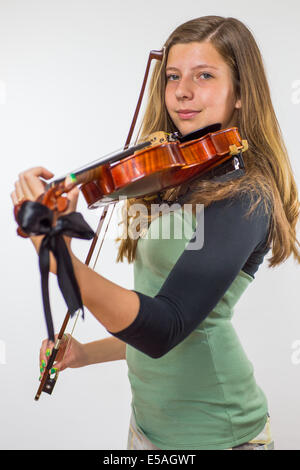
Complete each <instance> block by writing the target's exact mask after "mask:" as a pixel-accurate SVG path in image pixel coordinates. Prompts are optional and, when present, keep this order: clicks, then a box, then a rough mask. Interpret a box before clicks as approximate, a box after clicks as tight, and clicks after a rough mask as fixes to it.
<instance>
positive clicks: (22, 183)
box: [11, 167, 79, 274]
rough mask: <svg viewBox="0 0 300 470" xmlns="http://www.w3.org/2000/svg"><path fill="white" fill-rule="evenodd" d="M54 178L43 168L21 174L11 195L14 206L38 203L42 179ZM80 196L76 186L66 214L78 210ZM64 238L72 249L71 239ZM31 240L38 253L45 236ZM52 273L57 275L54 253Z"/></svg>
mask: <svg viewBox="0 0 300 470" xmlns="http://www.w3.org/2000/svg"><path fill="white" fill-rule="evenodd" d="M53 176H54V175H53V173H51V171H49V170H47V169H46V168H43V167H35V168H30V169H29V170H27V171H24V172H23V173H20V175H19V179H18V181H16V183H15V189H14V191H13V192H12V193H11V199H12V202H13V204H14V206H16V205H17V204H19V203H21V202H22V201H26V200H27V201H36V200H37V199H38V197H39V196H40V195H41V194H43V192H44V189H45V183H44V182H43V181H42V180H41V178H44V179H46V180H48V179H50V178H52V177H53ZM70 183H71V179H70V178H69V177H67V178H66V180H65V186H67V185H69V184H70ZM78 195H79V189H78V187H77V186H75V187H74V188H73V189H72V190H71V191H69V192H68V193H67V197H68V199H69V206H68V209H67V210H66V211H65V212H64V214H68V213H70V212H74V211H75V210H76V206H77V201H78ZM64 238H65V241H66V243H67V246H68V248H69V249H70V243H71V239H70V238H69V237H64ZM30 239H31V241H32V243H33V245H34V246H35V249H36V251H37V252H39V248H40V244H41V242H42V239H43V235H37V236H31V237H30ZM50 271H51V272H52V273H54V274H55V273H56V261H55V259H54V257H53V255H52V253H50Z"/></svg>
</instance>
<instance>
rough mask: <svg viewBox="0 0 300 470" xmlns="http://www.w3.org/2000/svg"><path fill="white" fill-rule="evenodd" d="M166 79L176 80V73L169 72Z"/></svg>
mask: <svg viewBox="0 0 300 470" xmlns="http://www.w3.org/2000/svg"><path fill="white" fill-rule="evenodd" d="M167 80H171V81H174V80H178V75H176V74H175V73H170V74H169V75H167Z"/></svg>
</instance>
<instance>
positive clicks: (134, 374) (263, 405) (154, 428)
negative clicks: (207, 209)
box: [126, 213, 268, 450]
mask: <svg viewBox="0 0 300 470" xmlns="http://www.w3.org/2000/svg"><path fill="white" fill-rule="evenodd" d="M171 214H173V215H172V219H173V220H172V222H174V223H175V224H177V223H179V224H180V223H181V219H180V215H178V214H176V213H171ZM163 217H164V216H162V217H160V218H158V219H156V220H155V221H153V222H152V223H151V226H150V228H149V231H148V238H145V239H140V240H139V242H138V247H137V255H136V260H135V263H134V290H136V291H138V292H141V293H143V294H146V295H148V296H151V297H154V296H155V295H156V294H157V292H158V291H159V289H160V287H161V286H162V284H163V283H164V280H165V278H166V277H167V275H168V273H169V272H170V270H171V269H172V267H173V265H174V264H175V262H176V261H177V259H178V258H179V256H180V255H181V253H182V251H183V250H184V248H185V246H186V244H187V242H188V241H189V240H190V238H191V236H190V235H191V234H192V232H193V227H194V225H193V223H191V232H190V234H185V236H184V237H182V239H174V238H171V239H169V240H163V239H162V238H159V239H151V232H154V231H155V230H156V231H157V230H158V231H160V225H159V224H160V223H161V220H162V219H163ZM158 225H159V227H158ZM159 233H160V232H159ZM154 257H155V259H154ZM252 281H253V278H252V277H251V276H250V275H248V274H247V273H245V272H243V271H240V272H239V274H238V275H237V277H236V279H235V280H234V281H233V282H232V284H231V286H230V287H229V289H228V290H227V292H226V293H225V295H224V296H223V298H222V299H221V300H220V301H219V303H218V304H217V305H216V307H215V308H214V309H213V311H212V312H211V313H210V314H209V315H208V316H207V317H206V319H205V320H204V321H202V322H201V323H200V324H199V325H198V327H197V328H196V329H195V330H194V331H193V332H192V333H191V334H190V335H189V336H188V337H187V338H185V340H183V341H182V342H181V343H180V344H178V345H177V346H175V347H174V348H173V349H172V350H171V351H169V352H168V353H167V354H165V355H164V356H163V357H160V358H155V359H154V358H151V357H149V356H148V355H146V354H144V353H142V352H140V351H138V350H137V349H135V348H133V347H132V346H130V345H128V344H127V347H126V360H127V364H128V377H129V380H130V384H131V390H132V411H133V413H134V417H135V420H136V422H137V425H138V426H139V428H140V429H141V430H142V432H143V433H144V434H145V435H146V436H147V438H148V439H149V440H150V441H151V442H152V443H153V444H154V445H155V446H157V447H158V448H160V449H182V450H184V449H194V450H197V449H207V450H210V449H212V450H221V449H226V448H230V447H233V446H236V445H239V444H242V443H244V442H247V441H249V440H251V439H253V438H254V437H255V436H256V435H257V434H259V432H260V431H261V430H262V429H263V427H264V425H265V423H266V421H267V412H268V404H267V399H266V396H265V395H264V393H263V391H262V390H261V388H260V387H259V386H258V385H257V383H256V381H255V377H254V374H253V365H252V363H251V362H250V361H249V359H248V358H247V356H246V354H245V351H244V350H243V347H242V345H241V343H240V341H239V338H238V336H237V334H236V332H235V330H234V328H233V326H232V323H231V319H232V316H233V313H234V306H235V304H236V303H237V301H238V300H239V298H240V297H241V295H242V294H243V292H244V291H245V290H246V288H247V287H248V285H249V284H250V283H251V282H252Z"/></svg>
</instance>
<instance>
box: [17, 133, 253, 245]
mask: <svg viewBox="0 0 300 470" xmlns="http://www.w3.org/2000/svg"><path fill="white" fill-rule="evenodd" d="M220 127H221V125H220V124H214V125H211V126H207V127H205V128H203V129H200V130H198V131H195V132H193V133H192V135H191V136H189V139H191V140H189V139H187V136H185V137H184V138H183V139H182V140H183V141H180V138H179V137H178V136H177V135H176V134H170V135H168V134H167V133H165V132H156V133H153V134H151V135H150V136H149V138H148V140H147V141H146V142H143V143H141V144H139V145H137V146H134V147H132V148H130V149H127V150H125V151H123V152H120V153H117V154H115V155H113V156H112V157H108V158H105V159H102V160H100V162H97V163H93V164H92V165H88V166H87V167H85V168H84V169H81V170H78V171H73V172H72V173H71V174H72V179H73V181H74V183H73V184H71V185H69V186H68V188H66V187H65V186H64V180H65V177H62V178H59V179H56V180H53V181H52V182H50V183H48V184H47V185H46V187H45V193H44V194H43V195H42V196H41V197H40V198H39V202H41V203H42V204H43V205H45V206H47V207H49V208H50V209H51V210H52V211H57V212H58V213H63V212H65V211H66V209H67V206H68V199H67V198H66V197H62V195H63V194H64V193H66V192H68V191H70V190H71V189H72V188H73V187H74V185H78V186H79V185H80V190H81V192H82V194H83V196H84V198H85V200H86V202H87V206H88V208H89V209H95V208H97V207H101V206H103V205H105V204H109V203H112V202H117V201H118V200H119V198H120V197H126V198H140V197H145V196H151V195H153V194H156V193H158V192H160V191H163V190H166V189H168V188H171V187H175V186H177V185H180V184H182V183H186V182H189V181H191V180H192V179H194V178H196V177H199V175H201V174H204V173H206V172H207V171H208V170H211V169H212V168H214V167H216V166H219V165H221V164H222V163H223V162H225V161H226V160H228V159H229V158H231V157H232V156H234V155H237V154H239V153H240V152H244V151H246V150H247V148H248V145H247V141H246V140H242V139H241V137H240V135H239V132H238V129H237V127H232V128H228V129H220ZM195 135H196V136H197V138H193V137H195ZM199 136H200V137H199ZM23 202H24V201H22V202H21V203H20V204H19V205H16V206H15V218H16V220H18V212H19V209H20V207H21V205H22V204H23ZM18 234H19V235H21V236H23V237H27V236H28V235H26V234H25V233H24V232H23V231H22V230H21V229H18Z"/></svg>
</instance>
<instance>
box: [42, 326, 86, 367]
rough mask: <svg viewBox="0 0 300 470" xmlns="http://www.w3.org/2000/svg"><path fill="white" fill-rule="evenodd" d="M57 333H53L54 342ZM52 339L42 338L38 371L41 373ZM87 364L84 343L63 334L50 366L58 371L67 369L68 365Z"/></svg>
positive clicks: (52, 344) (50, 350)
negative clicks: (52, 363)
mask: <svg viewBox="0 0 300 470" xmlns="http://www.w3.org/2000/svg"><path fill="white" fill-rule="evenodd" d="M57 337H58V335H55V342H56V341H57ZM54 344H55V343H53V342H52V341H49V340H48V339H44V341H43V342H42V346H41V349H40V372H41V374H43V372H44V370H45V367H46V365H47V362H48V359H49V357H50V355H51V352H52V349H53V347H54ZM85 365H87V362H86V355H85V350H84V345H83V344H82V343H79V341H77V340H76V339H75V338H73V337H72V336H71V335H66V334H64V335H63V338H62V340H61V343H60V347H59V350H58V353H57V356H56V362H55V363H54V365H53V366H52V367H53V368H55V369H57V370H58V371H62V370H64V369H67V368H68V367H71V368H76V367H83V366H85Z"/></svg>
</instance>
